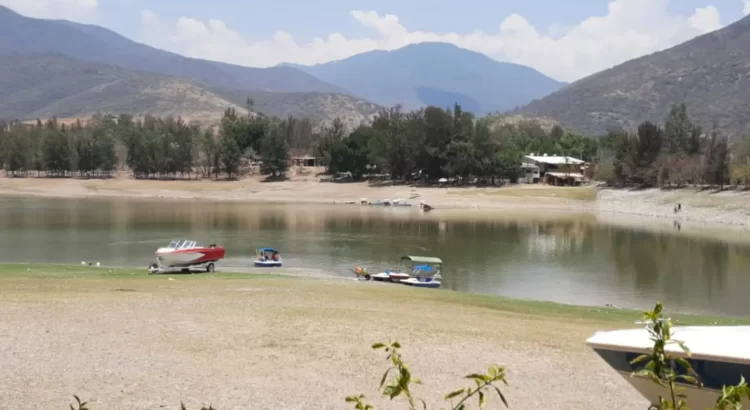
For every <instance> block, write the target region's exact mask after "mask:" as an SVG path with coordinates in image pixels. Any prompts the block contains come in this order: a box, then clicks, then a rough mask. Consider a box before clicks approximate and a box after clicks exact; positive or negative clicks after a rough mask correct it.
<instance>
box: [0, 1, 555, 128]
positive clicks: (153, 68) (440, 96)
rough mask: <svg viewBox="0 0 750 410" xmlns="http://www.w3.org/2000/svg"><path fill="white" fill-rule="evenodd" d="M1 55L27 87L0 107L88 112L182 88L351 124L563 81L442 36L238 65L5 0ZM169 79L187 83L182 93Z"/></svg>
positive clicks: (153, 101)
mask: <svg viewBox="0 0 750 410" xmlns="http://www.w3.org/2000/svg"><path fill="white" fill-rule="evenodd" d="M0 59H3V60H5V59H15V60H16V61H15V62H13V63H11V62H8V61H4V62H3V64H2V69H3V70H12V77H10V78H12V82H13V83H15V84H23V85H24V86H25V87H26V88H25V89H17V88H13V89H12V90H11V88H0V93H2V94H3V95H10V91H13V98H9V99H7V100H6V101H5V102H2V103H0V107H2V112H0V117H10V116H20V117H23V118H26V117H29V118H31V117H34V116H37V115H52V114H56V115H84V114H88V111H89V110H91V109H94V108H97V107H99V108H101V109H105V108H106V109H109V110H115V111H118V110H119V111H123V112H129V113H132V114H136V112H135V111H137V112H146V111H148V112H151V113H152V114H154V115H160V114H166V113H177V112H179V111H180V110H181V108H180V100H182V99H184V101H185V103H184V105H185V107H184V111H185V115H190V116H193V117H196V118H213V117H216V115H215V114H212V113H210V112H208V111H206V110H210V109H214V108H218V107H228V106H234V105H238V106H241V107H243V106H244V101H245V100H246V98H247V97H248V96H250V97H252V98H253V99H254V100H255V102H256V105H255V107H256V108H257V109H258V110H267V111H264V112H265V113H266V114H271V115H280V114H289V113H296V114H300V115H306V116H311V117H313V118H316V119H320V120H331V119H332V118H333V117H343V118H344V119H345V122H348V123H351V124H356V123H357V121H360V120H362V119H366V118H369V117H371V116H372V114H373V113H374V112H376V111H377V109H378V108H379V107H377V106H376V105H375V104H378V105H380V106H392V105H396V104H401V105H402V106H404V107H405V108H407V109H416V108H420V107H423V106H426V105H438V106H442V107H447V106H452V105H453V104H454V103H459V104H461V105H462V106H464V108H465V109H467V110H471V111H474V112H476V113H480V114H481V113H485V112H494V111H498V110H506V109H509V108H513V107H515V106H518V105H523V104H525V103H527V102H529V101H531V100H532V99H533V98H538V97H542V96H544V95H546V94H549V93H550V92H552V91H555V90H557V89H558V88H560V87H561V86H562V85H563V84H562V83H559V82H557V81H555V80H552V79H550V78H548V77H545V76H544V75H542V74H541V73H539V72H537V71H535V70H533V69H530V68H528V67H524V66H519V65H515V64H508V63H500V62H497V61H495V60H493V59H490V58H489V57H487V56H485V55H483V54H479V53H475V52H472V51H469V50H465V49H461V48H459V47H456V46H453V45H449V44H441V43H423V44H417V45H411V46H407V47H404V48H402V49H399V50H394V51H373V52H369V53H364V54H361V55H357V56H354V57H351V58H348V59H345V60H342V61H336V62H332V63H328V64H321V65H316V66H311V67H305V66H295V65H292V64H282V65H279V66H276V67H270V68H251V67H242V66H237V65H232V64H225V63H220V62H214V61H207V60H201V59H196V58H188V57H184V56H181V55H178V54H175V53H171V52H167V51H164V50H159V49H156V48H153V47H150V46H148V45H145V44H141V43H137V42H135V41H132V40H129V39H127V38H125V37H123V36H121V35H119V34H117V33H115V32H113V31H111V30H108V29H106V28H102V27H98V26H93V25H85V24H78V23H73V22H69V21H63V20H43V19H34V18H28V17H24V16H22V15H20V14H18V13H16V12H14V11H12V10H10V9H8V8H5V7H2V6H0ZM56 59H57V61H55V60H56ZM24 64H28V65H29V66H28V67H27V66H24ZM66 65H67V66H66ZM45 70H47V71H45ZM88 73H91V74H90V75H89V74H88ZM105 73H106V74H105ZM73 79H74V80H73ZM70 81H73V83H72V84H68V82H70ZM10 82H11V80H10V79H6V81H3V82H2V83H0V84H3V86H4V87H9V86H8V84H9V83H10ZM126 83H127V87H124V86H122V85H123V84H126ZM178 83H179V84H180V86H176V84H178ZM160 84H164V85H165V89H164V90H163V91H164V92H163V93H162V92H160V91H159V87H160V86H159V85H160ZM167 84H169V86H166V85H167ZM85 85H91V87H92V88H89V89H85V90H84V89H82V88H81V87H83V86H85ZM118 87H119V88H118ZM176 89H179V90H182V91H185V92H187V91H188V90H189V91H190V92H189V93H187V94H185V95H182V94H179V93H178V95H180V98H177V97H176V94H175V92H176V91H175V90H176ZM70 93H74V94H70ZM120 93H123V94H120ZM145 96H149V97H148V98H145ZM199 96H204V97H205V98H207V100H203V99H201V98H198V97H199ZM144 98H145V100H144ZM160 99H163V102H162V103H158V101H159V100H160ZM220 100H221V101H220ZM370 102H372V103H370ZM373 103H374V104H373ZM151 110H156V111H153V112H152V111H151ZM200 112H202V113H200ZM219 115H220V114H219Z"/></svg>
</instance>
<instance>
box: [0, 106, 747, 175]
mask: <svg viewBox="0 0 750 410" xmlns="http://www.w3.org/2000/svg"><path fill="white" fill-rule="evenodd" d="M705 130H706V128H704V127H703V126H702V125H700V124H697V123H695V122H694V121H693V120H692V119H691V118H690V116H689V114H688V112H687V110H686V108H685V105H684V104H677V105H675V106H673V107H672V109H671V111H670V112H669V114H668V116H667V117H666V118H665V120H664V124H663V125H659V124H655V123H651V122H644V123H642V124H641V125H640V126H639V127H638V130H637V132H635V133H631V132H627V131H625V130H612V131H610V132H609V133H607V135H604V136H597V137H592V136H585V135H581V134H578V133H575V132H572V131H569V130H564V129H563V128H561V127H559V126H554V127H552V128H551V129H549V130H546V129H545V128H543V127H542V126H541V125H540V124H539V123H538V122H534V121H521V122H518V123H516V124H504V123H500V122H498V121H497V120H496V119H494V118H493V117H491V116H490V117H482V118H476V117H475V116H474V115H473V114H472V113H470V112H466V111H463V110H462V108H461V107H460V106H459V105H456V106H454V107H453V108H452V109H442V108H439V107H427V108H425V109H421V110H417V111H410V112H404V111H402V110H401V109H400V107H398V106H397V107H393V108H389V109H383V110H381V111H380V112H379V114H378V115H377V116H376V117H375V119H374V120H373V122H372V123H371V124H369V125H361V126H360V127H357V128H356V129H354V130H348V129H346V127H345V126H344V125H343V123H342V122H341V121H339V120H335V121H333V123H332V124H330V125H328V126H325V127H322V128H320V129H316V127H314V126H313V123H312V121H310V120H309V119H306V118H295V117H288V118H278V117H270V116H266V115H263V114H259V113H252V114H249V115H240V114H238V113H237V112H236V111H234V110H232V109H228V110H227V111H226V112H225V113H224V116H223V118H222V120H221V122H220V124H219V125H218V126H216V127H211V128H202V127H200V126H198V125H195V124H191V123H187V122H185V121H183V120H182V119H181V118H172V117H167V118H155V117H151V116H146V117H144V118H143V119H135V118H133V117H132V116H128V115H119V116H114V115H101V114H97V115H94V116H92V117H91V118H89V119H87V120H85V121H80V120H78V121H76V122H74V123H72V124H65V123H61V122H58V121H57V120H56V119H55V118H52V119H49V120H47V121H45V122H43V121H41V120H38V121H37V122H36V123H34V124H27V123H23V122H5V123H2V124H0V162H1V163H2V167H3V169H4V170H5V173H6V175H8V176H11V177H28V176H37V177H84V178H107V177H111V176H112V175H113V174H114V173H115V172H116V171H117V170H124V169H127V170H129V171H130V172H131V173H132V176H133V177H134V178H136V179H197V178H214V179H221V178H226V179H237V178H241V177H243V176H245V175H247V174H250V173H253V172H254V167H253V166H252V165H253V164H259V165H260V167H259V168H260V169H259V171H260V173H261V174H263V175H267V176H270V177H279V178H280V177H283V176H284V175H285V173H286V172H287V170H288V169H289V166H290V158H291V156H292V155H293V154H294V155H303V154H308V155H315V156H316V157H318V158H320V159H321V162H322V165H324V166H325V167H326V171H327V172H328V173H331V174H341V173H346V174H348V175H350V177H351V178H352V179H355V180H359V179H362V178H365V177H367V176H371V175H379V176H386V177H388V178H390V179H392V180H395V181H402V182H416V181H424V182H430V181H436V180H438V179H439V178H457V179H460V180H463V181H473V182H474V183H476V184H486V185H494V184H495V183H496V181H497V180H498V179H499V180H504V181H507V182H511V183H512V182H516V181H517V179H518V178H519V177H520V176H521V174H522V169H521V165H522V163H523V158H524V156H525V155H528V154H530V153H540V154H541V153H549V154H550V155H562V156H571V157H576V158H580V159H582V160H583V161H586V162H588V163H591V164H592V165H593V166H592V167H590V168H589V169H590V171H589V172H590V174H589V175H587V176H588V177H589V178H591V179H594V180H599V181H605V182H607V183H608V184H609V185H612V186H650V187H657V186H684V185H690V184H692V185H702V186H703V185H714V186H719V187H723V186H725V185H727V184H740V183H743V184H744V183H747V181H748V177H750V138H748V136H744V135H743V136H731V138H730V136H728V135H723V134H722V133H721V130H720V129H718V127H716V126H713V128H710V131H705Z"/></svg>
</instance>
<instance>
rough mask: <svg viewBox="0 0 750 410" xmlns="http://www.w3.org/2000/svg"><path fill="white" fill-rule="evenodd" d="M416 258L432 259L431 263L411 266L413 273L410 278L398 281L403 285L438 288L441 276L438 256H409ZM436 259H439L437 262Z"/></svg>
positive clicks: (440, 283) (440, 284)
mask: <svg viewBox="0 0 750 410" xmlns="http://www.w3.org/2000/svg"><path fill="white" fill-rule="evenodd" d="M411 258H417V260H420V259H421V260H422V261H425V260H427V259H430V260H432V264H431V265H416V266H414V267H413V273H412V275H411V277H410V278H408V279H402V280H401V281H399V282H400V283H401V284H403V285H407V286H413V287H417V288H439V287H441V286H442V281H441V280H442V276H441V275H440V265H441V264H442V261H440V259H438V258H427V257H414V256H413V257H411ZM437 261H440V262H439V263H438V262H437Z"/></svg>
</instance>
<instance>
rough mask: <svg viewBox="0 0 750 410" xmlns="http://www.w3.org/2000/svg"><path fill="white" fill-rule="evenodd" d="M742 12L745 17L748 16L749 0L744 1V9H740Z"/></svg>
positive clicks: (749, 9)
mask: <svg viewBox="0 0 750 410" xmlns="http://www.w3.org/2000/svg"><path fill="white" fill-rule="evenodd" d="M742 12H743V13H745V15H746V16H747V15H748V14H750V0H745V7H744V8H743V9H742Z"/></svg>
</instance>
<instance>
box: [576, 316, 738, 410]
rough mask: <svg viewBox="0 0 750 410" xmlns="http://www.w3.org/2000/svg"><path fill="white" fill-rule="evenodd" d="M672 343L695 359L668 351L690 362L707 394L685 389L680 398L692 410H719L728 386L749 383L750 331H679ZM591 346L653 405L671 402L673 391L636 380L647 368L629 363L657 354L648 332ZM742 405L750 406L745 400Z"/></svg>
mask: <svg viewBox="0 0 750 410" xmlns="http://www.w3.org/2000/svg"><path fill="white" fill-rule="evenodd" d="M672 338H673V339H674V340H680V341H682V342H684V343H685V345H686V346H687V347H688V349H689V350H690V352H691V357H689V358H688V357H687V355H686V354H685V353H684V352H683V351H682V350H681V349H680V348H679V346H677V345H676V344H672V345H669V347H668V348H667V352H668V354H671V355H673V356H674V357H683V358H686V359H688V361H689V362H690V364H691V366H692V367H693V370H694V371H695V372H696V374H697V375H698V378H699V380H700V381H701V382H702V383H703V387H702V388H698V387H697V386H693V385H689V384H680V389H681V390H680V392H679V393H681V394H684V395H685V396H686V397H685V398H684V401H685V402H686V403H687V405H688V406H689V407H690V408H691V409H707V408H714V407H715V405H716V399H717V398H718V397H719V395H720V394H721V389H722V387H723V386H729V385H736V384H737V383H739V381H740V378H741V376H742V375H745V376H746V377H749V378H750V326H726V327H723V326H694V327H675V328H672ZM586 344H588V345H589V347H591V348H592V349H594V351H595V352H596V353H597V354H598V355H599V356H600V357H601V358H602V359H604V361H605V362H607V364H608V365H609V366H610V367H612V368H613V369H614V370H615V371H616V372H617V373H619V374H620V375H621V376H623V377H624V378H625V379H626V380H627V381H628V383H630V385H631V386H633V387H634V388H635V389H636V390H638V392H639V393H640V394H641V395H642V396H643V397H645V398H646V399H647V400H648V401H649V402H650V403H652V404H657V403H659V396H663V397H668V395H669V393H668V391H667V390H666V389H664V388H662V387H660V386H658V385H657V384H655V383H654V382H653V381H651V380H649V379H646V378H641V377H631V374H632V372H635V371H637V370H640V369H641V368H643V366H644V365H645V363H638V364H636V365H631V364H630V362H632V361H633V360H634V359H635V358H636V357H638V356H640V355H642V354H648V353H651V351H652V349H653V341H651V339H650V335H649V333H648V330H647V329H645V328H641V329H628V330H615V331H609V332H597V333H596V334H594V336H592V337H590V338H589V339H588V340H587V341H586ZM743 405H745V406H748V405H750V402H749V401H747V399H745V401H743Z"/></svg>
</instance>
